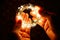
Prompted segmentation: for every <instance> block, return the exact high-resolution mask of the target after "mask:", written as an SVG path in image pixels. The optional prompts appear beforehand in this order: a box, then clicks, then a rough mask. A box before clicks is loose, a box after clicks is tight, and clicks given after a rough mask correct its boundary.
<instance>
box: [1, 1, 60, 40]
mask: <svg viewBox="0 0 60 40" xmlns="http://www.w3.org/2000/svg"><path fill="white" fill-rule="evenodd" d="M25 3H32V4H37V5H40V6H42V7H43V8H44V9H45V10H47V11H50V12H54V13H56V14H59V8H60V6H59V5H60V2H59V1H58V0H0V36H1V37H0V38H1V40H6V38H7V36H6V35H7V34H8V33H9V32H11V30H12V28H13V26H14V24H15V15H16V11H17V8H18V6H20V5H21V4H25Z"/></svg>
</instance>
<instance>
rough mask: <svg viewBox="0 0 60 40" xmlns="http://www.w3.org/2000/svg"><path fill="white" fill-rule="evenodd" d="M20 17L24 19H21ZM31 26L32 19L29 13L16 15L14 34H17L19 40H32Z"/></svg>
mask: <svg viewBox="0 0 60 40" xmlns="http://www.w3.org/2000/svg"><path fill="white" fill-rule="evenodd" d="M20 16H21V18H23V19H21V18H20ZM24 21H25V22H24ZM23 23H24V24H23ZM25 23H26V25H25ZM29 24H31V19H30V18H29V15H28V14H27V13H24V12H23V13H21V14H20V15H16V25H15V28H14V32H15V33H16V34H17V36H18V38H19V39H21V40H30V28H31V26H30V25H29Z"/></svg>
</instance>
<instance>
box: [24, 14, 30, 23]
mask: <svg viewBox="0 0 60 40" xmlns="http://www.w3.org/2000/svg"><path fill="white" fill-rule="evenodd" d="M28 19H29V15H28V14H27V13H26V14H25V18H24V20H25V21H26V22H28Z"/></svg>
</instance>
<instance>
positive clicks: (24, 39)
mask: <svg viewBox="0 0 60 40" xmlns="http://www.w3.org/2000/svg"><path fill="white" fill-rule="evenodd" d="M31 15H32V16H33V14H31ZM40 15H41V17H40V18H39V22H38V25H40V26H41V27H42V28H43V29H44V30H45V32H46V34H47V35H48V37H49V38H50V39H51V40H55V37H56V36H55V33H54V31H53V29H52V27H53V25H52V24H51V17H50V15H47V14H46V15H44V14H40ZM21 16H22V18H23V19H24V21H25V22H26V24H31V22H32V20H36V18H35V17H34V16H33V17H32V20H31V19H30V18H29V15H28V14H27V13H21ZM22 22H23V21H22V20H20V19H18V18H16V26H17V27H16V28H15V29H14V30H15V32H16V33H17V34H18V36H19V37H20V39H21V40H30V28H31V26H30V27H25V28H22V26H21V25H22ZM51 36H52V37H51Z"/></svg>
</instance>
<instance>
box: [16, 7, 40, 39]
mask: <svg viewBox="0 0 60 40" xmlns="http://www.w3.org/2000/svg"><path fill="white" fill-rule="evenodd" d="M31 10H32V11H31V12H30V15H32V16H33V17H34V18H32V19H33V20H34V21H37V20H38V19H39V18H40V17H41V15H40V14H39V10H40V7H38V6H35V7H34V8H33V9H31ZM22 13H23V12H22ZM22 16H24V18H27V16H26V15H25V13H23V14H22V15H21V14H20V12H18V14H17V15H16V23H17V22H18V21H19V20H22V24H21V28H20V30H19V31H20V32H19V34H18V35H21V37H22V38H21V40H30V28H31V27H32V26H36V23H33V25H31V24H32V23H28V22H29V21H28V22H27V23H26V21H25V20H24V18H23V17H22ZM35 17H36V18H35ZM24 37H26V38H27V37H28V38H27V39H26V38H24Z"/></svg>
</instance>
